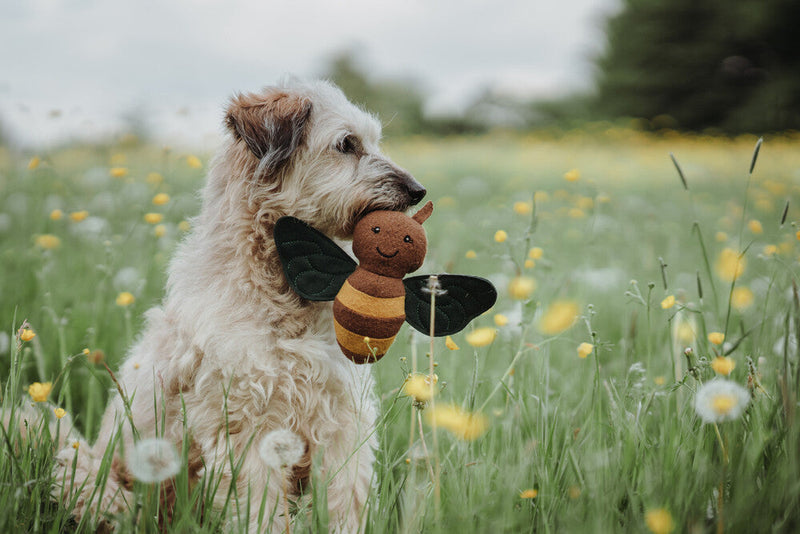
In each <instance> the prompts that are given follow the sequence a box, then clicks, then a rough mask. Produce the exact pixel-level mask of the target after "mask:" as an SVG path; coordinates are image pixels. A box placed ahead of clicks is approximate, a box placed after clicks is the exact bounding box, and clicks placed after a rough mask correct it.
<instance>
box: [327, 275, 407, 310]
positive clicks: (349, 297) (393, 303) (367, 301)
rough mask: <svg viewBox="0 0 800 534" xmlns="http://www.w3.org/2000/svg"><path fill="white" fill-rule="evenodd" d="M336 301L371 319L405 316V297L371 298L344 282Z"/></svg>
mask: <svg viewBox="0 0 800 534" xmlns="http://www.w3.org/2000/svg"><path fill="white" fill-rule="evenodd" d="M336 300H338V301H339V302H341V303H342V305H343V306H344V307H345V308H350V309H351V310H357V311H358V312H359V313H360V314H362V315H367V316H372V317H381V318H383V317H386V318H390V317H399V316H405V313H406V310H405V297H389V298H383V297H373V296H372V295H367V294H366V293H364V292H362V291H359V290H358V289H356V288H354V287H353V286H352V285H350V282H349V281H345V283H344V285H342V289H340V290H339V294H338V295H336Z"/></svg>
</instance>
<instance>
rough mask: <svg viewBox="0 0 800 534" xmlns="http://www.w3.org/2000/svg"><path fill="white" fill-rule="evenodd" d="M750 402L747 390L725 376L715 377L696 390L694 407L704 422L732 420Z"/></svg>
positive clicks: (739, 414)
mask: <svg viewBox="0 0 800 534" xmlns="http://www.w3.org/2000/svg"><path fill="white" fill-rule="evenodd" d="M749 402H750V393H748V392H747V390H746V389H745V388H744V387H742V386H740V385H739V384H737V383H736V382H733V381H732V380H727V379H725V378H715V379H714V380H711V381H709V382H706V383H705V384H703V385H702V386H701V387H700V389H698V390H697V394H696V395H695V399H694V409H695V411H696V412H697V415H699V416H700V419H702V420H703V422H704V423H720V422H723V421H732V420H734V419H738V418H739V416H741V415H742V412H744V409H745V408H746V407H747V404H748V403H749Z"/></svg>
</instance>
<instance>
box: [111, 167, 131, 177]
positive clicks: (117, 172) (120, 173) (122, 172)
mask: <svg viewBox="0 0 800 534" xmlns="http://www.w3.org/2000/svg"><path fill="white" fill-rule="evenodd" d="M108 174H110V175H111V177H112V178H124V177H126V176H128V169H127V168H125V167H111V169H109V171H108Z"/></svg>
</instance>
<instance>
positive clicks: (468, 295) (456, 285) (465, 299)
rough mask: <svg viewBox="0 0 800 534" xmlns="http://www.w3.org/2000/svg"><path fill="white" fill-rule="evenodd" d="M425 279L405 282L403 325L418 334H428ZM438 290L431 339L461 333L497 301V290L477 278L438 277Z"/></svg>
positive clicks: (420, 277) (426, 285)
mask: <svg viewBox="0 0 800 534" xmlns="http://www.w3.org/2000/svg"><path fill="white" fill-rule="evenodd" d="M428 278H429V277H428V276H427V275H424V276H412V277H409V278H405V279H404V280H403V284H404V285H405V286H406V321H408V324H410V325H411V326H413V327H414V328H416V329H417V330H419V331H420V332H422V333H423V334H429V333H430V321H431V294H430V291H428ZM439 286H440V290H439V291H437V293H436V301H435V305H436V316H435V320H434V335H435V336H437V337H438V336H449V335H450V334H455V333H456V332H460V331H461V330H463V329H464V327H465V326H467V325H468V324H469V322H470V321H471V320H473V319H474V318H475V317H477V316H478V315H480V314H482V313H483V312H485V311H486V310H488V309H489V308H491V307H492V306H494V303H495V301H496V300H497V290H496V289H495V288H494V286H493V285H492V283H491V282H489V281H488V280H486V279H485V278H479V277H477V276H465V275H461V274H440V275H439Z"/></svg>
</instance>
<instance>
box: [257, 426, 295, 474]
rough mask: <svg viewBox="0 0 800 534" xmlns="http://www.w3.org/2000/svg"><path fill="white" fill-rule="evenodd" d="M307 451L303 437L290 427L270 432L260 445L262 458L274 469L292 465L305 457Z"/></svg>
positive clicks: (259, 450) (259, 452)
mask: <svg viewBox="0 0 800 534" xmlns="http://www.w3.org/2000/svg"><path fill="white" fill-rule="evenodd" d="M305 452H306V444H305V442H304V441H303V439H302V438H301V437H300V436H298V435H297V434H295V433H294V432H292V431H291V430H289V429H288V428H281V429H278V430H273V431H272V432H269V433H268V434H267V435H266V436H264V439H262V440H261V443H260V444H259V446H258V454H259V456H261V460H262V461H263V462H264V463H265V464H267V466H268V467H271V468H273V469H281V468H284V467H292V466H293V465H295V464H297V463H298V462H299V461H300V460H301V459H302V458H303V454H305Z"/></svg>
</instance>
